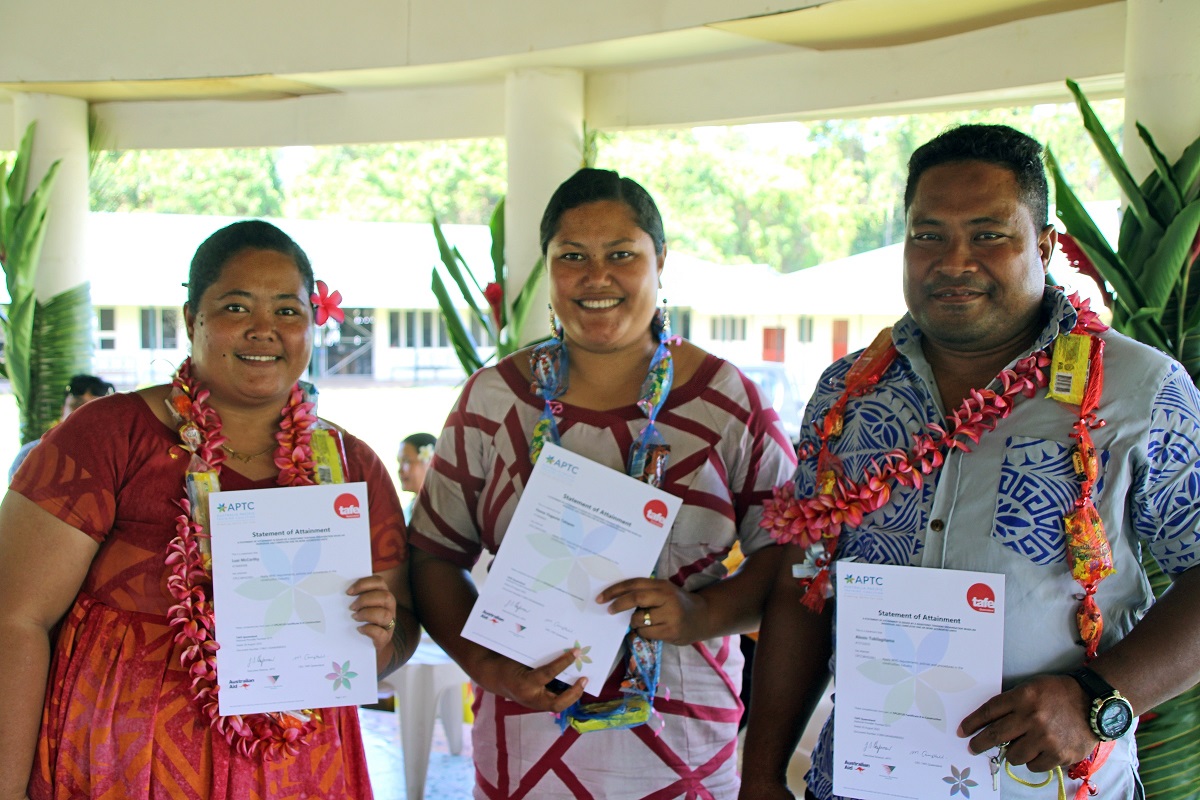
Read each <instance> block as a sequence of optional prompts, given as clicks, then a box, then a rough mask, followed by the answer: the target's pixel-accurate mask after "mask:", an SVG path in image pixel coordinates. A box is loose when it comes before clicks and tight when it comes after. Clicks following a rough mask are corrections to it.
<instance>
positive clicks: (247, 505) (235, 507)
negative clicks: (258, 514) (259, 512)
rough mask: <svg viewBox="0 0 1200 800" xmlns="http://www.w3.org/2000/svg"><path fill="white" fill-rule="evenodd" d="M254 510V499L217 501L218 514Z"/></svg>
mask: <svg viewBox="0 0 1200 800" xmlns="http://www.w3.org/2000/svg"><path fill="white" fill-rule="evenodd" d="M253 510H254V501H253V500H243V501H242V502H240V503H217V513H218V514H224V513H226V512H229V513H231V514H233V513H237V512H238V511H253Z"/></svg>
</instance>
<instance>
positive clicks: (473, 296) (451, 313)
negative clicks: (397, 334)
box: [432, 197, 545, 375]
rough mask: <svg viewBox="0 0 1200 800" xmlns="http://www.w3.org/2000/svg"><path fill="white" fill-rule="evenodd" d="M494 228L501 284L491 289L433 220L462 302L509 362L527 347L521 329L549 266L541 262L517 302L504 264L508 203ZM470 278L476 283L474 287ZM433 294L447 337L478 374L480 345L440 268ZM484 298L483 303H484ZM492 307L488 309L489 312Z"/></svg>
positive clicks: (493, 222)
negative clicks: (511, 357) (509, 355)
mask: <svg viewBox="0 0 1200 800" xmlns="http://www.w3.org/2000/svg"><path fill="white" fill-rule="evenodd" d="M488 228H489V229H490V230H491V234H492V271H493V275H494V276H495V280H493V281H490V282H489V283H488V284H487V285H486V286H481V285H480V283H479V279H478V278H476V277H475V273H474V272H473V271H472V270H471V268H470V266H468V265H467V262H466V259H464V258H463V256H462V253H460V252H459V250H458V248H457V247H454V246H453V245H451V244H450V243H449V242H447V241H446V237H445V235H444V234H443V233H442V226H441V225H440V224H439V223H438V219H437V216H436V215H434V217H433V235H434V237H435V238H436V239H437V243H438V252H439V253H440V255H441V260H442V267H443V268H444V269H445V271H446V273H447V274H448V275H449V276H450V278H451V280H453V281H454V284H455V286H457V287H458V291H459V294H460V296H461V297H462V301H463V302H465V303H466V304H467V307H468V308H469V309H470V313H471V314H473V315H474V317H475V319H477V320H478V321H479V324H480V325H481V326H482V327H483V329H484V330H486V331H487V332H488V336H489V337H491V340H492V341H493V342H495V343H496V353H495V358H496V359H497V360H499V359H501V358H504V357H505V356H506V355H508V354H509V353H512V352H515V351H516V350H519V349H520V348H521V347H522V343H521V341H520V336H521V329H522V327H524V325H525V317H526V316H527V315H528V314H529V305H530V303H531V302H533V298H534V295H535V294H536V293H537V285H538V281H540V280H541V277H542V273H543V271H544V270H545V262H544V261H543V260H542V259H540V258H539V259H538V260H537V263H536V264H534V265H533V270H532V271H531V272H530V273H529V277H528V278H527V279H526V281H525V284H524V285H523V286H522V287H521V288H520V290H519V291H518V292H517V294H516V297H513V298H512V300H511V301H510V300H509V296H510V295H509V280H508V264H507V263H506V262H505V259H504V198H503V197H502V198H500V202H498V203H496V208H495V210H494V211H493V212H492V218H491V221H490V222H489V223H488ZM468 279H470V281H469V282H468ZM432 281H433V293H434V295H435V296H436V297H437V301H438V306H440V307H441V310H442V316H443V317H444V318H445V320H446V332H447V333H448V334H449V336H450V342H451V344H452V345H453V347H454V353H455V355H456V356H458V361H459V363H460V364H462V368H463V370H464V371H465V372H466V373H467V375H470V374H472V373H473V372H475V371H476V370H478V369H479V368H481V367H482V366H483V365H484V364H485V363H486V361H485V359H484V358H483V357H482V356H481V355H480V354H479V344H478V343H477V342H476V341H475V337H474V336H473V335H472V334H471V328H470V326H469V325H468V324H467V323H466V322H464V321H463V318H462V315H461V314H459V313H458V307H459V302H458V301H456V300H454V299H453V298H451V296H450V291H449V289H448V288H447V287H446V282H445V281H444V280H442V276H441V275H440V274H439V272H438V269H437V268H436V267H435V268H434V270H433V275H432ZM480 296H482V298H483V303H480V301H479V298H480ZM484 304H486V308H487V310H486V311H485V310H484Z"/></svg>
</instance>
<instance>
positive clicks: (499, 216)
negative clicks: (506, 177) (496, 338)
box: [488, 197, 508, 320]
mask: <svg viewBox="0 0 1200 800" xmlns="http://www.w3.org/2000/svg"><path fill="white" fill-rule="evenodd" d="M488 230H489V231H490V232H491V234H492V251H491V254H492V273H493V274H494V275H495V276H496V283H498V284H500V288H501V289H503V290H504V296H505V297H508V270H507V269H506V268H505V261H504V235H505V234H504V198H503V197H501V198H500V199H499V200H498V201H497V202H496V207H495V208H494V209H493V210H492V217H491V219H489V220H488ZM501 319H502V320H503V317H501Z"/></svg>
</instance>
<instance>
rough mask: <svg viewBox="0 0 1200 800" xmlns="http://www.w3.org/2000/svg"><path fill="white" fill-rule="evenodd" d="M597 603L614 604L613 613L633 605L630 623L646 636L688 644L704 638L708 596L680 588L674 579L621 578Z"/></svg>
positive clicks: (626, 609) (646, 637)
mask: <svg viewBox="0 0 1200 800" xmlns="http://www.w3.org/2000/svg"><path fill="white" fill-rule="evenodd" d="M596 602H598V603H610V604H611V605H609V607H608V613H610V614H620V613H621V612H623V611H628V610H629V609H631V608H632V609H633V618H632V619H631V620H630V621H629V626H630V627H631V628H633V629H634V630H635V631H637V633H638V635H639V636H641V637H642V638H643V639H661V640H662V641H664V642H667V643H668V644H674V645H688V644H691V643H692V642H696V641H699V640H700V639H702V638H704V637H703V636H701V635H700V633H701V631H702V630H703V625H702V623H703V620H704V614H705V613H707V605H706V603H705V601H704V598H703V597H702V596H701V595H698V594H693V593H692V592H689V591H686V590H684V589H680V588H679V587H678V586H676V585H675V584H673V583H671V582H670V581H665V580H659V579H655V578H632V579H630V580H627V581H621V582H620V583H614V584H613V585H612V586H610V587H608V588H607V589H605V590H604V591H603V592H601V593H600V595H599V596H598V597H597V598H596Z"/></svg>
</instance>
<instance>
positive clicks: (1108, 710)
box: [1070, 667, 1133, 742]
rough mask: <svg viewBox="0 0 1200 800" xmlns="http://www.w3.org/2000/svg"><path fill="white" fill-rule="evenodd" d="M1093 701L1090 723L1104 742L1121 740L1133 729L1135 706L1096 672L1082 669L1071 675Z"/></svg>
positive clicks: (1093, 731)
mask: <svg viewBox="0 0 1200 800" xmlns="http://www.w3.org/2000/svg"><path fill="white" fill-rule="evenodd" d="M1070 675H1071V677H1072V678H1074V679H1075V680H1076V681H1078V682H1079V685H1080V686H1082V687H1083V691H1084V693H1085V694H1087V696H1088V697H1089V698H1090V699H1091V701H1092V712H1091V715H1090V716H1089V718H1088V722H1089V723H1090V724H1091V726H1092V733H1094V734H1096V736H1097V737H1099V739H1100V741H1102V742H1111V741H1112V740H1113V739H1120V738H1121V737H1122V736H1124V735H1125V734H1126V733H1128V732H1129V729H1130V728H1131V727H1133V706H1131V705H1130V704H1129V701H1128V700H1126V699H1125V698H1124V697H1122V696H1121V693H1120V692H1118V691H1117V690H1116V689H1114V688H1113V687H1112V686H1110V685H1109V684H1108V681H1106V680H1104V678H1102V677H1100V675H1099V674H1097V673H1096V672H1095V671H1094V670H1092V669H1089V668H1088V667H1080V668H1079V669H1077V670H1075V671H1074V672H1071V673H1070Z"/></svg>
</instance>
